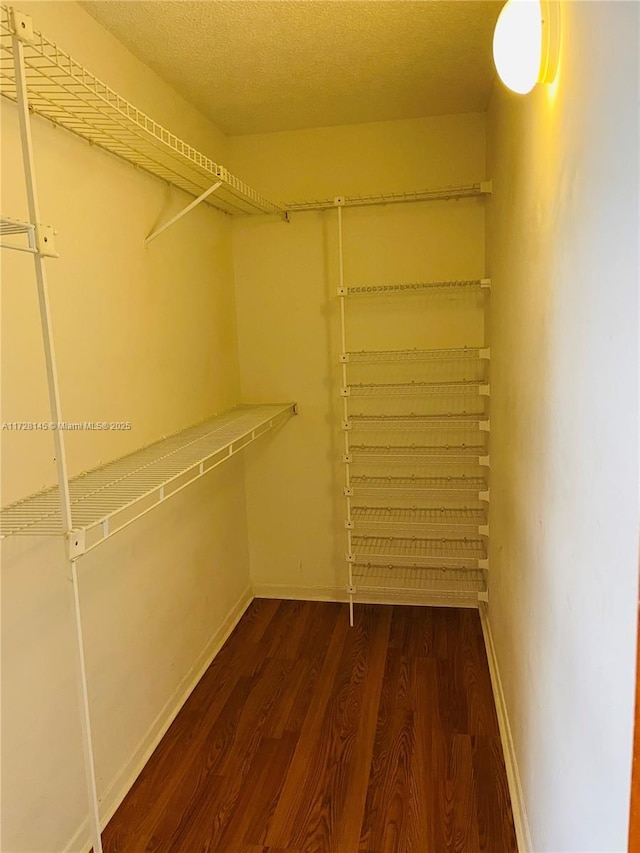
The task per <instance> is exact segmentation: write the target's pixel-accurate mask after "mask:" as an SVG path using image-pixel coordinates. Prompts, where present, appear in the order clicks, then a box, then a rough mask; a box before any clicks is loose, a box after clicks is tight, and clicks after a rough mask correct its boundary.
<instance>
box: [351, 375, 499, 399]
mask: <svg viewBox="0 0 640 853" xmlns="http://www.w3.org/2000/svg"><path fill="white" fill-rule="evenodd" d="M487 385H488V383H487V381H486V379H460V380H455V381H452V382H419V381H418V382H416V381H410V382H358V383H354V384H352V385H348V386H347V387H346V388H345V389H344V391H345V392H346V393H344V392H343V396H349V397H419V396H423V395H425V394H473V393H474V392H475V393H476V394H478V393H479V392H480V389H481V388H483V387H485V386H487ZM487 390H488V389H487Z"/></svg>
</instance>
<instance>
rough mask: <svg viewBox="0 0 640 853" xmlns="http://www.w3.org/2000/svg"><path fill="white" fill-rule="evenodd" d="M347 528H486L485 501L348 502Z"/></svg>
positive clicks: (469, 530)
mask: <svg viewBox="0 0 640 853" xmlns="http://www.w3.org/2000/svg"><path fill="white" fill-rule="evenodd" d="M350 524H351V529H352V530H358V531H359V530H370V529H374V530H376V529H385V530H386V529H389V530H394V531H408V532H411V533H413V534H415V533H416V532H417V531H421V532H434V531H435V532H438V531H440V530H443V529H444V530H447V531H456V532H460V533H483V532H485V531H486V528H487V524H488V518H487V505H486V504H480V505H479V506H475V507H468V506H441V507H436V506H369V505H366V504H365V505H363V506H358V505H355V506H352V508H351V522H350Z"/></svg>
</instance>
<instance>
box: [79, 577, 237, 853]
mask: <svg viewBox="0 0 640 853" xmlns="http://www.w3.org/2000/svg"><path fill="white" fill-rule="evenodd" d="M253 597H254V596H253V592H252V589H251V586H248V587H247V588H246V589H245V590H244V591H243V593H242V595H241V596H240V598H239V599H238V601H237V602H236V604H235V605H234V606H233V608H232V610H231V612H230V613H229V615H228V616H227V618H226V619H225V621H224V622H223V624H222V625H221V626H220V628H219V629H218V631H216V633H215V634H214V635H213V637H212V638H211V640H210V641H209V642H208V643H207V645H206V646H205V648H204V649H203V650H202V652H201V653H200V655H199V656H198V658H197V660H196V661H195V663H194V664H193V666H192V667H191V669H190V670H189V672H188V673H187V674H186V675H185V676H184V678H183V679H182V681H181V682H180V684H179V685H178V687H177V688H176V690H175V691H174V693H173V695H172V696H171V697H170V699H169V700H168V701H167V703H166V704H165V706H164V708H162V710H161V711H160V713H159V714H158V716H157V717H156V718H155V720H154V721H153V723H152V724H151V725H150V726H149V728H148V730H147V731H146V733H145V735H144V737H143V738H142V740H141V741H140V743H139V744H138V748H137V749H136V751H135V752H134V753H133V755H132V756H131V758H130V760H129V761H127V763H126V764H125V766H124V767H123V768H122V769H121V770H120V772H119V773H118V775H117V776H116V777H115V779H114V780H113V781H112V782H111V784H110V785H109V787H108V788H107V790H106V791H105V792H104V794H103V795H102V796H101V797H100V823H101V825H102V828H103V829H104V827H105V826H106V825H107V823H108V822H109V821H110V820H111V818H112V817H113V815H114V814H115V812H116V810H117V808H118V806H119V805H120V804H121V803H122V801H123V800H124V798H125V797H126V795H127V794H128V793H129V791H130V790H131V788H132V786H133V783H134V782H135V781H136V779H137V778H138V776H139V775H140V773H141V772H142V768H143V767H144V765H145V764H146V763H147V761H148V760H149V758H150V757H151V754H152V753H153V751H154V750H155V748H156V747H157V745H158V744H159V743H160V741H161V740H162V738H163V737H164V735H165V733H166V731H167V729H168V728H169V726H170V725H171V723H172V722H173V721H174V719H175V718H176V716H177V714H178V712H179V711H180V709H181V708H182V706H183V705H184V703H185V702H186V701H187V699H188V698H189V696H190V695H191V693H192V691H193V689H194V688H195V686H196V685H197V684H198V682H199V681H200V679H201V678H202V676H203V675H204V673H205V671H206V670H207V669H208V667H209V666H210V664H211V662H212V660H213V659H214V658H215V656H216V655H217V654H218V652H219V651H220V649H221V648H222V646H223V645H224V643H225V641H226V639H227V637H228V636H229V635H230V634H231V632H232V631H233V629H234V628H235V627H236V625H237V624H238V622H239V621H240V619H241V618H242V615H243V613H244V612H245V610H246V609H247V607H248V606H249V605H250V604H251V602H252V600H253ZM88 839H89V828H88V823H87V822H85V823H84V824H83V825H82V826H80V827H79V829H78V830H77V832H76V833H74V836H73V838H72V839H71V841H70V842H69V844H68V845H67V846H66V847H65V853H78V851H82V853H88V851H89V850H90V849H91V842H90V841H89V840H88Z"/></svg>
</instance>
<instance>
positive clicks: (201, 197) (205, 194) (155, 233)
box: [144, 181, 222, 245]
mask: <svg viewBox="0 0 640 853" xmlns="http://www.w3.org/2000/svg"><path fill="white" fill-rule="evenodd" d="M221 186H222V181H216V183H215V184H213V186H211V187H209V189H208V190H205V191H204V192H203V193H202V194H201V195H199V196H198V198H196V199H194V200H193V201H192V202H191V204H188V205H187V206H186V207H183V208H182V210H181V211H180V212H179V213H176V215H175V216H172V217H171V219H169V220H168V221H167V222H165V223H164V225H161V226H160V228H157V229H156V230H155V231H153V232H152V233H151V234H149V236H148V237H145V241H144V242H145V245H149V243H150V242H151V241H152V240H155V239H156V237H158V236H159V235H160V234H162V232H163V231H166V230H167V228H170V227H171V226H172V225H173V224H174V223H176V222H177V221H178V220H179V219H182V217H183V216H184V215H185V214H187V213H189V211H191V210H193V208H194V207H197V206H198V205H199V204H200V203H201V202H203V201H204V200H205V198H208V196H210V195H211V193H214V192H215V191H216V190H217V189H218V187H221Z"/></svg>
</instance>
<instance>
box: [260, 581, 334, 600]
mask: <svg viewBox="0 0 640 853" xmlns="http://www.w3.org/2000/svg"><path fill="white" fill-rule="evenodd" d="M253 595H254V598H284V599H286V600H293V601H348V600H349V597H348V595H347V591H346V589H345V588H344V587H343V586H285V585H284V584H270V583H254V585H253Z"/></svg>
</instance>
